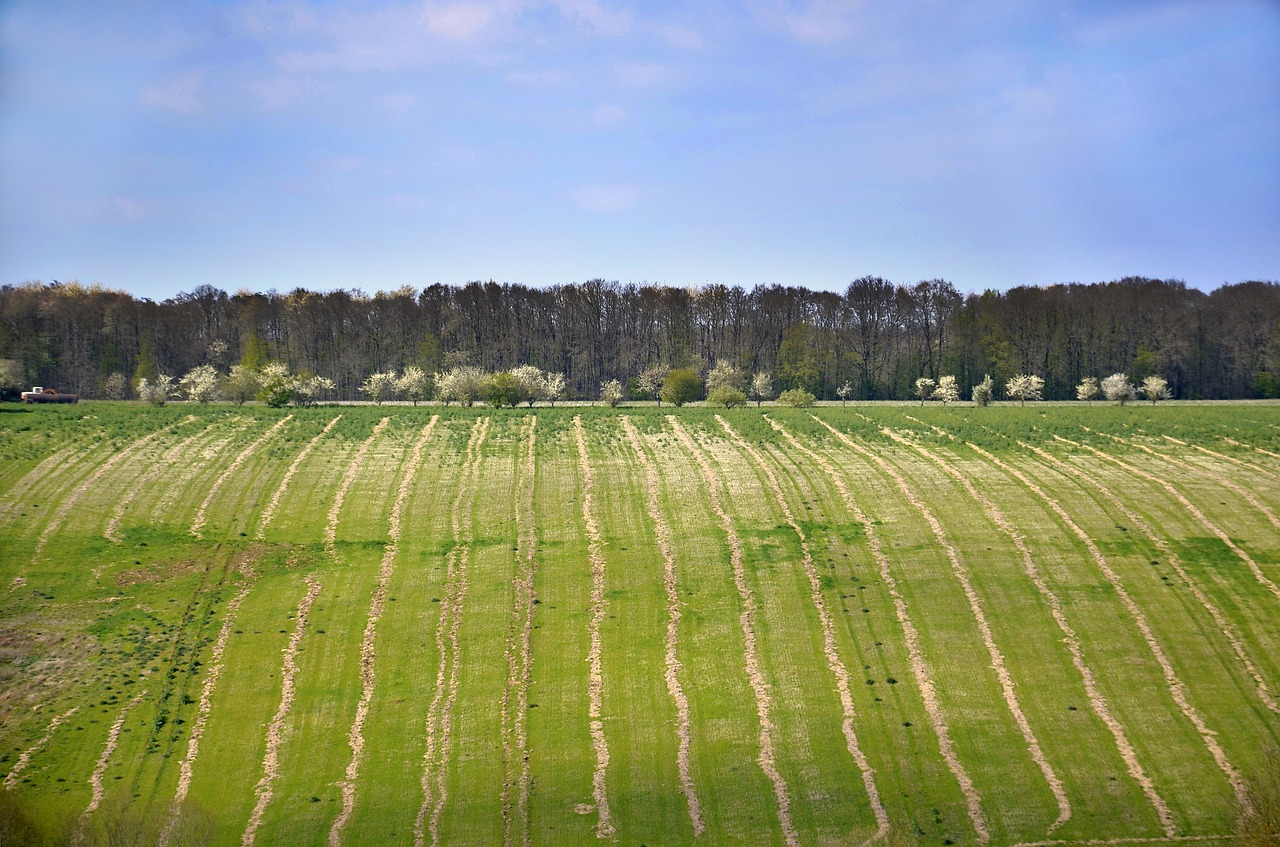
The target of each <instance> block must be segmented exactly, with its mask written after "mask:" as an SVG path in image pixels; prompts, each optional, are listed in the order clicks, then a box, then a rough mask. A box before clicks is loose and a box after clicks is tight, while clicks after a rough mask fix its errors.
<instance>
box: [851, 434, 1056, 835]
mask: <svg viewBox="0 0 1280 847" xmlns="http://www.w3.org/2000/svg"><path fill="white" fill-rule="evenodd" d="M881 432H882V433H883V434H884V435H886V436H888V437H889V438H891V439H893V440H894V441H895V442H897V443H899V444H902V445H904V446H906V447H908V448H913V449H916V450H917V451H918V452H920V453H921V454H922V455H924V456H925V457H926V458H930V459H934V460H935V461H936V462H937V464H939V465H943V466H945V463H943V462H941V461H940V460H937V459H936V457H934V456H932V455H931V454H929V453H926V452H925V451H924V450H922V449H920V448H918V447H917V446H916V445H915V444H914V443H912V442H911V441H909V440H907V439H906V438H904V437H902V436H901V435H898V434H897V433H896V432H893V431H892V430H890V429H888V428H887V427H886V428H884V429H882V430H881ZM863 455H865V456H868V457H870V458H872V459H873V460H874V461H875V463H876V465H877V466H878V467H879V468H880V469H881V470H883V471H884V472H885V473H887V474H888V475H889V476H890V477H892V478H893V481H894V482H895V483H896V484H897V486H898V490H899V491H901V492H902V494H903V496H904V497H906V498H907V500H908V501H909V502H910V503H911V505H912V506H914V507H915V509H916V511H917V512H919V513H920V515H921V516H922V517H923V518H924V519H925V521H927V522H928V524H929V528H930V529H931V530H932V531H933V537H934V538H936V539H937V541H938V545H939V546H940V547H942V549H943V552H945V553H946V554H947V559H948V561H950V563H951V571H952V573H954V574H955V576H956V579H957V580H958V581H959V582H960V587H961V588H962V589H963V590H964V596H965V599H966V600H967V601H968V602H969V610H970V611H971V612H972V613H973V617H974V620H975V621H977V624H978V631H979V632H980V633H981V634H982V643H983V644H984V645H985V646H986V648H987V655H988V656H989V657H990V658H991V667H992V668H993V669H994V670H995V672H996V677H997V678H998V679H999V680H1000V689H1001V691H1002V693H1003V694H1004V701H1005V704H1006V705H1007V706H1008V707H1009V711H1010V713H1011V714H1012V715H1013V719H1014V722H1015V723H1017V725H1018V731H1019V732H1020V733H1021V734H1022V738H1023V740H1024V741H1025V742H1026V744H1027V750H1028V752H1030V754H1031V758H1032V760H1033V761H1034V762H1035V763H1036V767H1038V768H1039V769H1040V772H1041V773H1042V774H1043V775H1044V778H1045V781H1046V782H1047V783H1048V784H1049V790H1050V791H1052V792H1053V796H1054V799H1055V800H1056V801H1057V803H1058V817H1057V820H1055V821H1054V822H1053V824H1052V825H1051V826H1050V827H1049V833H1050V834H1052V833H1053V832H1054V831H1055V830H1056V829H1057V828H1058V827H1060V826H1062V825H1063V824H1064V823H1066V822H1067V821H1068V820H1070V819H1071V801H1070V800H1069V799H1068V798H1067V792H1066V788H1065V787H1064V786H1063V784H1062V780H1061V779H1060V778H1059V777H1058V775H1057V773H1055V772H1054V770H1053V766H1052V765H1050V764H1049V760H1048V759H1047V758H1045V755H1044V749H1043V748H1042V747H1041V746H1040V741H1039V739H1037V738H1036V735H1035V731H1034V730H1033V729H1032V728H1031V722H1030V721H1028V720H1027V716H1026V713H1025V712H1023V711H1022V704H1021V703H1019V702H1018V694H1017V688H1016V683H1015V682H1014V681H1013V676H1012V675H1011V674H1010V673H1009V668H1008V665H1007V664H1006V663H1005V658H1004V653H1002V652H1001V650H1000V647H999V646H998V645H997V644H996V641H995V636H994V634H993V633H992V632H991V624H990V623H989V622H988V620H987V615H986V612H985V611H984V609H983V605H982V600H981V598H979V596H978V592H977V590H976V589H975V588H974V587H973V581H972V579H971V578H970V574H969V569H968V567H967V566H966V565H965V564H964V561H963V560H962V559H961V557H960V551H958V550H957V549H956V546H955V545H954V544H953V543H951V539H950V538H949V537H948V536H947V533H946V530H945V529H944V528H943V526H942V522H941V521H939V520H938V516H937V514H935V513H934V511H933V510H932V509H930V508H929V506H928V505H927V504H926V503H925V502H924V501H923V500H921V499H920V495H919V494H917V493H916V492H915V490H914V489H912V488H911V487H910V486H909V485H908V484H907V481H906V479H905V478H904V477H903V476H902V474H900V473H899V472H898V470H897V469H896V468H894V467H893V466H892V465H890V464H889V463H888V462H887V461H886V460H885V459H884V458H882V457H881V456H878V455H876V454H875V453H873V452H871V451H870V450H866V451H864V452H863Z"/></svg>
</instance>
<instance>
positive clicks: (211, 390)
mask: <svg viewBox="0 0 1280 847" xmlns="http://www.w3.org/2000/svg"><path fill="white" fill-rule="evenodd" d="M178 388H179V390H181V391H182V393H183V394H186V395H187V399H188V400H190V401H191V402H193V403H208V402H209V401H210V400H212V399H214V398H215V397H217V396H218V372H217V371H216V370H214V369H213V365H199V366H197V367H194V368H192V369H191V370H189V371H187V374H186V376H184V377H183V378H182V379H181V380H179V381H178Z"/></svg>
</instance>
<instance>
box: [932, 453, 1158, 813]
mask: <svg viewBox="0 0 1280 847" xmlns="http://www.w3.org/2000/svg"><path fill="white" fill-rule="evenodd" d="M942 434H943V435H945V436H947V437H949V438H952V439H955V436H953V435H951V434H949V433H946V432H943V433H942ZM907 443H908V444H910V445H911V446H913V447H914V448H915V449H916V450H917V452H919V453H920V454H921V455H923V456H924V457H926V458H928V459H930V460H931V461H933V462H934V464H936V465H937V466H938V467H940V468H942V469H943V470H944V471H945V472H946V473H947V474H948V475H950V476H951V477H952V478H953V479H955V480H956V481H957V482H959V483H960V485H961V486H962V487H963V488H964V489H965V491H966V492H967V493H968V494H969V496H970V497H971V498H973V499H974V500H975V501H976V502H977V503H978V504H979V505H980V506H981V507H982V509H983V511H985V512H986V513H987V515H988V517H990V518H991V520H992V522H993V523H994V524H995V525H996V526H997V527H998V528H999V529H1000V531H1001V532H1002V533H1003V534H1004V535H1005V536H1007V537H1008V538H1009V540H1010V541H1012V542H1013V544H1014V546H1015V547H1016V548H1017V550H1018V553H1019V555H1020V556H1021V559H1022V568H1023V571H1024V572H1025V573H1026V574H1027V577H1028V578H1029V579H1030V580H1031V581H1032V583H1033V584H1034V585H1035V587H1036V590H1037V591H1038V592H1039V593H1040V595H1041V597H1043V598H1044V600H1045V602H1046V603H1047V604H1048V607H1049V612H1050V614H1051V615H1052V616H1053V619H1054V623H1056V624H1057V626H1058V629H1059V631H1061V632H1062V634H1063V642H1064V643H1065V644H1066V646H1067V650H1068V652H1070V653H1071V661H1072V664H1073V665H1074V666H1075V668H1076V671H1077V672H1078V673H1079V674H1080V678H1081V682H1082V684H1083V686H1084V690H1085V696H1086V698H1087V699H1088V701H1089V707H1090V709H1091V710H1092V711H1093V713H1094V714H1095V715H1097V716H1098V719H1099V720H1101V721H1102V723H1103V725H1105V726H1106V727H1107V729H1108V731H1109V732H1110V733H1111V736H1112V738H1113V739H1114V741H1115V745H1116V750H1117V752H1118V753H1119V754H1120V757H1121V759H1122V760H1123V761H1124V763H1125V766H1126V767H1127V769H1128V772H1129V775H1130V776H1131V777H1133V779H1134V780H1135V781H1136V782H1137V783H1138V784H1139V785H1141V786H1142V787H1143V789H1144V792H1155V787H1154V785H1153V784H1152V783H1151V780H1150V777H1148V775H1147V773H1146V771H1145V770H1144V769H1143V767H1142V764H1141V762H1140V760H1139V758H1138V754H1137V751H1136V750H1135V749H1134V747H1133V744H1132V742H1130V740H1129V737H1128V734H1127V732H1126V731H1125V728H1124V726H1123V724H1122V723H1121V722H1120V721H1119V719H1118V718H1116V717H1115V715H1114V713H1113V712H1112V709H1111V707H1110V706H1109V705H1108V703H1107V698H1106V696H1105V695H1104V694H1103V693H1102V691H1101V690H1100V689H1099V688H1098V683H1097V679H1096V678H1095V676H1094V672H1093V669H1092V668H1091V667H1090V666H1089V664H1088V663H1087V662H1086V661H1085V658H1084V652H1083V650H1082V649H1081V646H1080V638H1079V636H1078V635H1077V634H1076V631H1075V630H1074V629H1073V628H1072V626H1071V624H1070V623H1068V621H1067V618H1066V615H1065V614H1064V612H1063V603H1062V600H1061V598H1060V597H1058V595H1057V593H1055V592H1054V591H1053V589H1052V588H1050V586H1049V584H1048V582H1047V581H1046V580H1045V578H1044V575H1043V574H1042V573H1041V572H1040V568H1039V567H1038V566H1037V565H1036V562H1035V557H1034V556H1033V555H1032V553H1031V549H1030V548H1029V547H1028V546H1027V542H1026V539H1025V538H1024V537H1023V536H1022V534H1021V533H1019V532H1018V531H1017V530H1016V529H1015V528H1014V526H1013V524H1012V522H1011V521H1010V520H1009V519H1008V517H1006V516H1005V514H1004V512H1002V511H1001V510H1000V508H999V507H998V506H996V504H995V503H994V502H993V501H992V500H991V499H990V498H989V497H987V496H986V495H984V494H982V493H981V492H980V491H979V490H978V489H977V487H976V486H975V485H974V484H973V482H972V481H971V480H969V478H968V477H967V476H965V475H964V474H962V473H961V472H960V471H958V470H957V469H955V468H954V467H952V466H951V465H949V464H948V463H947V462H945V461H943V460H942V459H941V458H940V457H938V456H936V455H935V454H933V453H932V452H931V451H929V450H927V449H925V448H924V447H923V446H921V445H919V444H915V443H914V442H907ZM1151 796H1152V795H1151V793H1147V797H1148V799H1150V798H1151ZM1153 807H1154V808H1156V809H1157V810H1158V809H1159V806H1157V805H1155V804H1154V803H1153Z"/></svg>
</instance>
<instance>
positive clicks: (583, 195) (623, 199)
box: [573, 184, 640, 215]
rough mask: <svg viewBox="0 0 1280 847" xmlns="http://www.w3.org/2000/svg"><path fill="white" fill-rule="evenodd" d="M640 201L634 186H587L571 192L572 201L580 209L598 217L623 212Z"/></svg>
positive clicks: (637, 190) (638, 192)
mask: <svg viewBox="0 0 1280 847" xmlns="http://www.w3.org/2000/svg"><path fill="white" fill-rule="evenodd" d="M639 199H640V189H638V188H636V187H635V186H634V185H626V184H623V185H587V186H583V187H582V188H579V189H578V190H577V191H575V192H573V200H574V202H575V203H577V204H578V205H579V206H580V207H581V208H583V209H586V210H587V211H588V212H594V213H596V214H598V215H611V214H616V213H618V212H625V211H626V210H627V209H630V208H632V207H634V206H635V205H636V203H637V202H638V201H639Z"/></svg>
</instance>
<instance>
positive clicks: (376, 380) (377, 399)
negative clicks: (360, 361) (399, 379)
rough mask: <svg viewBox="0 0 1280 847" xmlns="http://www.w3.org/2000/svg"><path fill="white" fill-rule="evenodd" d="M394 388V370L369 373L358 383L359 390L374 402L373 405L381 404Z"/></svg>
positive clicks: (389, 397)
mask: <svg viewBox="0 0 1280 847" xmlns="http://www.w3.org/2000/svg"><path fill="white" fill-rule="evenodd" d="M395 390H396V375H395V372H394V371H378V372H377V373H371V374H369V376H367V377H366V378H365V381H364V382H362V383H360V391H361V392H362V393H363V394H364V396H365V397H368V398H369V399H370V400H372V401H373V402H374V405H377V406H381V405H382V404H383V403H385V402H386V401H387V400H390V399H391V396H392V395H393V394H394V393H395Z"/></svg>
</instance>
